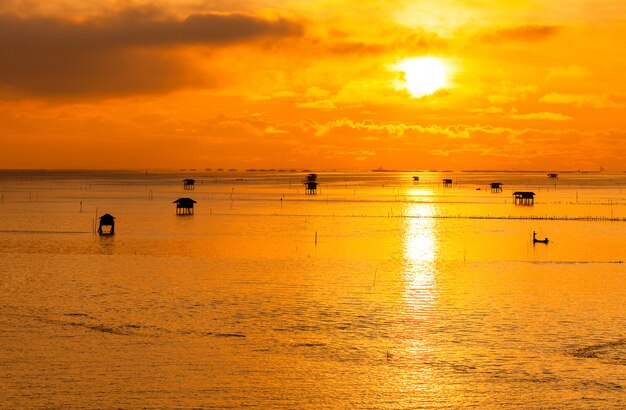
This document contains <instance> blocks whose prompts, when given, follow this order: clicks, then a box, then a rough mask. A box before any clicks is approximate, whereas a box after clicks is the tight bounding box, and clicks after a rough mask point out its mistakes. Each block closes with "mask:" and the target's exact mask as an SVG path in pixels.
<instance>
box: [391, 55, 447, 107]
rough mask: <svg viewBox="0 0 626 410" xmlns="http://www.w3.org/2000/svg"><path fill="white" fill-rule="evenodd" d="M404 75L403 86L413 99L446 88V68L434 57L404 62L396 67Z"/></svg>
mask: <svg viewBox="0 0 626 410" xmlns="http://www.w3.org/2000/svg"><path fill="white" fill-rule="evenodd" d="M397 68H398V69H399V70H400V71H402V73H404V76H403V77H404V78H403V85H404V87H406V89H407V90H408V91H409V92H410V93H411V95H412V96H413V97H422V96H424V95H428V94H432V93H434V92H435V91H437V90H439V89H441V88H443V87H445V86H446V75H447V72H446V67H445V65H444V64H443V62H442V61H441V60H440V59H438V58H434V57H420V58H412V59H408V60H404V61H402V62H401V63H399V64H398V65H397Z"/></svg>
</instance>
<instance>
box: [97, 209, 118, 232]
mask: <svg viewBox="0 0 626 410" xmlns="http://www.w3.org/2000/svg"><path fill="white" fill-rule="evenodd" d="M104 226H108V227H109V231H108V232H104V230H103V229H102V227H104ZM98 233H99V234H100V235H114V234H115V217H114V216H113V215H110V214H104V215H102V216H101V217H100V223H99V224H98Z"/></svg>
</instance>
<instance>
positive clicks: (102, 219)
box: [98, 214, 115, 224]
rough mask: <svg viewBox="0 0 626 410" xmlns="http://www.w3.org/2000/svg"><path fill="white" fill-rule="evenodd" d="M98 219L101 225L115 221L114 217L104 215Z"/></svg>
mask: <svg viewBox="0 0 626 410" xmlns="http://www.w3.org/2000/svg"><path fill="white" fill-rule="evenodd" d="M98 219H100V222H102V223H105V224H106V223H107V222H109V223H112V222H113V220H114V219H115V217H114V216H113V215H111V214H104V215H102V216H101V217H100V218H98Z"/></svg>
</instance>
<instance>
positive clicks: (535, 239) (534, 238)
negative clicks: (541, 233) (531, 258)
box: [533, 231, 549, 244]
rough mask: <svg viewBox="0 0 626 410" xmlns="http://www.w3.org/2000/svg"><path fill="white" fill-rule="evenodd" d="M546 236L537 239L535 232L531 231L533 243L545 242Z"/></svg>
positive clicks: (546, 241) (546, 240)
mask: <svg viewBox="0 0 626 410" xmlns="http://www.w3.org/2000/svg"><path fill="white" fill-rule="evenodd" d="M548 242H549V241H548V238H543V239H537V232H535V231H533V244H535V243H545V244H547V243H548Z"/></svg>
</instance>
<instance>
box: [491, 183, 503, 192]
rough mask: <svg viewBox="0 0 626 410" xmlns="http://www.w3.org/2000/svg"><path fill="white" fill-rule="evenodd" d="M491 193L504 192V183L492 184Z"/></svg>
mask: <svg viewBox="0 0 626 410" xmlns="http://www.w3.org/2000/svg"><path fill="white" fill-rule="evenodd" d="M491 192H502V182H492V183H491Z"/></svg>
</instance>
